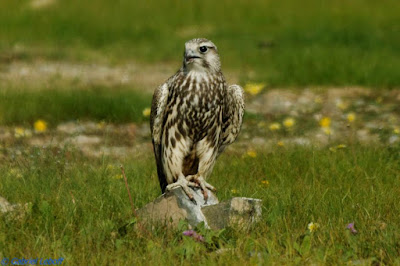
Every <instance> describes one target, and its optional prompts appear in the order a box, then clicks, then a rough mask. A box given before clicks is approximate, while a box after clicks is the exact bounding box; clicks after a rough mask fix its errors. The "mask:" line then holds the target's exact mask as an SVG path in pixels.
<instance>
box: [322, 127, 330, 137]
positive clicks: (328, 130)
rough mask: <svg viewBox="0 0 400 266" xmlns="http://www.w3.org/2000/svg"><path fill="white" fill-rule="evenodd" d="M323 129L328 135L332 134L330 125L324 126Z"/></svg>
mask: <svg viewBox="0 0 400 266" xmlns="http://www.w3.org/2000/svg"><path fill="white" fill-rule="evenodd" d="M322 131H323V132H324V133H325V134H326V135H328V136H329V135H331V134H332V130H331V128H330V127H323V128H322Z"/></svg>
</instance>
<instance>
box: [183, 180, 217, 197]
mask: <svg viewBox="0 0 400 266" xmlns="http://www.w3.org/2000/svg"><path fill="white" fill-rule="evenodd" d="M186 180H188V181H193V182H194V183H195V184H197V185H198V186H200V187H201V190H202V191H203V196H204V200H205V201H207V199H208V193H207V188H208V189H209V190H211V191H216V189H215V187H213V186H212V185H210V184H209V183H207V182H206V181H205V180H204V178H203V176H201V175H199V174H196V175H188V176H187V177H186ZM193 182H192V183H193Z"/></svg>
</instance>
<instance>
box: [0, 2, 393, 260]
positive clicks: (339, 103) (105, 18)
mask: <svg viewBox="0 0 400 266" xmlns="http://www.w3.org/2000/svg"><path fill="white" fill-rule="evenodd" d="M399 7H400V5H399V3H398V0H383V1H372V0H352V1H347V0H336V1H325V0H306V1H296V0H283V1H264V0H255V1H251V4H250V3H249V1H244V0H239V1H235V2H233V1H228V0H221V1H211V0H203V1H178V0H171V1H164V2H161V1H129V0H120V1H106V0H97V1H92V0H89V1H77V0H71V1H60V0H40V1H39V0H19V1H15V0H3V1H0V24H1V26H0V196H1V197H4V198H6V199H7V200H8V201H10V202H11V203H16V204H20V205H21V206H20V208H19V209H17V210H16V211H15V212H11V213H8V214H1V213H0V262H1V261H2V259H3V258H9V259H12V258H26V259H28V258H38V257H39V258H53V259H58V258H59V257H63V258H64V264H69V265H75V264H90V265H91V264H100V265H104V264H106V265H107V264H116V265H126V264H128V265H129V264H139V265H140V264H144V265H153V264H155V265H158V264H166V265H176V264H180V265H189V264H201V265H214V264H222V265H248V264H250V265H255V264H260V265H270V264H271V265H282V264H289V265H292V264H301V265H302V264H306V265H309V264H316V265H321V264H328V265H333V264H339V265H343V264H350V265H352V264H353V265H400V231H399V228H400V216H399V213H400V205H399V204H398V202H399V197H398V195H399V194H400V190H399V187H400V108H399V106H400V104H399V103H400V93H399V92H398V90H396V89H398V88H399V84H400V75H399V69H400V49H399V48H400V28H399V15H398V10H399ZM194 37H207V38H209V39H211V40H213V41H214V42H215V43H216V44H217V46H218V47H219V50H220V54H221V58H222V63H223V70H224V73H226V74H227V76H228V75H230V76H231V80H232V79H235V80H237V81H238V82H239V83H240V84H241V85H243V86H244V87H245V88H247V87H249V88H250V89H249V90H247V94H246V106H247V112H246V114H245V122H244V127H243V131H242V133H241V135H240V137H239V139H238V141H237V142H236V143H235V144H233V146H232V147H230V148H228V149H227V151H226V152H225V154H223V155H222V156H221V157H220V158H219V159H218V161H217V164H216V167H215V169H214V171H213V174H212V176H211V178H210V179H209V180H208V181H209V182H210V183H211V184H213V185H214V186H215V187H216V188H217V189H218V191H217V196H218V198H219V199H220V200H225V199H229V198H231V197H233V196H246V197H253V198H260V199H262V200H263V203H262V206H263V207H262V208H263V210H262V211H263V214H262V215H263V216H262V219H261V221H260V222H259V223H258V224H256V225H254V226H253V227H252V228H251V229H250V230H249V231H247V232H241V231H239V230H237V228H226V229H224V230H222V231H217V232H216V231H209V230H206V229H204V228H203V227H202V226H199V227H198V228H196V231H197V232H198V233H199V234H202V235H203V236H204V237H205V241H203V242H196V241H195V240H194V239H192V238H190V237H187V236H184V235H183V234H182V232H183V231H184V230H186V229H187V224H185V223H182V224H181V226H180V227H179V228H177V229H167V228H166V227H163V226H156V227H150V226H148V227H140V226H137V221H135V219H134V217H133V215H132V212H131V206H130V204H129V199H128V195H127V191H126V189H125V185H124V181H123V179H122V176H121V172H120V169H119V165H120V164H122V165H123V166H124V167H125V169H126V173H127V176H128V182H129V187H130V189H131V192H132V195H133V200H134V204H135V207H137V208H140V207H142V206H143V205H145V204H146V203H148V202H150V201H152V200H153V199H154V198H155V197H157V196H159V195H160V189H159V185H158V181H157V177H156V170H155V164H154V161H153V160H154V159H153V155H152V151H151V144H150V143H151V140H150V136H149V131H148V109H147V108H148V107H149V106H150V101H151V94H150V91H151V89H153V88H154V87H155V85H154V83H155V82H154V81H157V82H158V81H159V80H163V79H164V77H165V78H167V77H168V76H170V75H172V74H173V72H172V71H173V70H171V69H177V68H178V67H179V66H180V64H181V57H182V51H183V44H184V42H185V41H186V40H188V39H191V38H194ZM125 68H129V71H127V72H125V71H124V69H125ZM152 70H154V73H153V72H152ZM170 71H171V72H170ZM225 71H226V72H225ZM76 73H77V74H76ZM129 75H130V76H134V78H132V79H129ZM126 76H128V79H126ZM231 80H230V81H231ZM253 83H255V84H253ZM252 84H253V85H252ZM246 85H248V86H246ZM353 85H354V86H355V87H358V86H360V87H361V88H359V89H357V88H348V87H346V86H353ZM336 86H339V87H342V89H339V90H335V89H333V87H336ZM309 87H310V88H311V89H309V90H308V89H307V90H305V89H304V88H309ZM365 87H369V88H370V89H366V88H365ZM257 88H261V90H258V89H257ZM276 88H283V89H276ZM286 88H289V89H293V90H289V89H286ZM343 88H345V89H343ZM252 91H253V92H254V91H255V92H254V93H253V92H252ZM267 96H268V97H271V98H268V97H267ZM266 103H268V104H269V105H268V106H267V104H266ZM267 109H268V110H267ZM290 121H291V122H290ZM38 122H40V123H39V124H41V126H39V127H37V126H36V124H37V123H38ZM351 223H354V226H355V229H347V227H348V226H349V224H351ZM354 230H355V231H354Z"/></svg>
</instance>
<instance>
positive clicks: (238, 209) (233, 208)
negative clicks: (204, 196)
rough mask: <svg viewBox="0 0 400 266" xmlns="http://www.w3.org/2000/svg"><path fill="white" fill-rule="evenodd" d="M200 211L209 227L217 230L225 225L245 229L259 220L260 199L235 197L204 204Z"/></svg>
mask: <svg viewBox="0 0 400 266" xmlns="http://www.w3.org/2000/svg"><path fill="white" fill-rule="evenodd" d="M202 212H203V214H204V216H205V217H206V219H207V224H208V226H209V227H210V228H211V229H214V230H219V229H222V228H225V227H227V226H234V227H238V228H241V229H246V228H248V226H249V225H251V224H253V223H255V222H257V221H259V220H260V218H261V200H260V199H253V198H244V197H235V198H232V199H230V200H227V201H223V202H221V203H219V204H215V205H210V206H204V207H202Z"/></svg>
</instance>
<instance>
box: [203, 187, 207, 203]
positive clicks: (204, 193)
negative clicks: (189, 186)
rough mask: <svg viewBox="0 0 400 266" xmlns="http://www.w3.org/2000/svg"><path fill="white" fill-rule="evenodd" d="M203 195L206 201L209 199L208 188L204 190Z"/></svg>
mask: <svg viewBox="0 0 400 266" xmlns="http://www.w3.org/2000/svg"><path fill="white" fill-rule="evenodd" d="M203 196H204V201H206V202H207V200H208V193H207V190H206V189H205V190H203Z"/></svg>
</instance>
